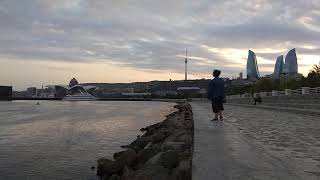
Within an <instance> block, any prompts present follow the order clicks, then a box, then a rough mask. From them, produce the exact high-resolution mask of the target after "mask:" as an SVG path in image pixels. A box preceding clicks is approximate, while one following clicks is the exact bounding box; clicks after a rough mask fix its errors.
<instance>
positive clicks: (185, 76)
mask: <svg viewBox="0 0 320 180" xmlns="http://www.w3.org/2000/svg"><path fill="white" fill-rule="evenodd" d="M184 63H185V74H184V80H185V81H186V80H188V49H187V48H186V59H185V61H184Z"/></svg>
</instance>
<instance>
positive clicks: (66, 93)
mask: <svg viewBox="0 0 320 180" xmlns="http://www.w3.org/2000/svg"><path fill="white" fill-rule="evenodd" d="M48 87H49V88H51V89H53V90H54V92H55V93H54V94H55V97H60V98H63V100H67V101H90V100H97V98H96V97H94V96H93V95H92V94H90V93H89V91H92V90H95V89H96V88H97V87H96V86H82V85H80V84H79V82H78V80H77V79H76V78H72V79H71V80H70V82H69V85H50V86H48Z"/></svg>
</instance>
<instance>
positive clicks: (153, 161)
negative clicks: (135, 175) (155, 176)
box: [147, 152, 162, 165]
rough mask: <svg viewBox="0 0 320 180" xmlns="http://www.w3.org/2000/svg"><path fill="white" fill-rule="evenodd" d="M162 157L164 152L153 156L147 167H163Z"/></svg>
mask: <svg viewBox="0 0 320 180" xmlns="http://www.w3.org/2000/svg"><path fill="white" fill-rule="evenodd" d="M161 155H162V152H160V153H158V154H156V155H155V156H153V157H152V158H151V159H149V160H148V162H147V165H161Z"/></svg>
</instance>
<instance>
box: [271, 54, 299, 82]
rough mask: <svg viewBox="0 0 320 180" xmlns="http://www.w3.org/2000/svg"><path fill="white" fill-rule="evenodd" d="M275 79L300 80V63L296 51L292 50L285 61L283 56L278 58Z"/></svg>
mask: <svg viewBox="0 0 320 180" xmlns="http://www.w3.org/2000/svg"><path fill="white" fill-rule="evenodd" d="M273 78H274V79H289V78H290V79H291V78H300V75H299V74H298V62H297V55H296V50H295V49H291V50H290V51H289V52H288V54H287V56H286V59H285V62H284V61H283V55H281V56H279V57H278V58H277V61H276V64H275V66H274V73H273Z"/></svg>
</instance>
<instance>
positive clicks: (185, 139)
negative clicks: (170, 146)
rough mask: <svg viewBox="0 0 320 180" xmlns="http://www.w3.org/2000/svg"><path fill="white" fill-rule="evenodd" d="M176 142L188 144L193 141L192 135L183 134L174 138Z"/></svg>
mask: <svg viewBox="0 0 320 180" xmlns="http://www.w3.org/2000/svg"><path fill="white" fill-rule="evenodd" d="M174 141H176V142H185V143H187V144H189V143H192V137H191V136H190V135H188V134H183V135H181V136H178V137H176V138H175V139H174Z"/></svg>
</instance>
